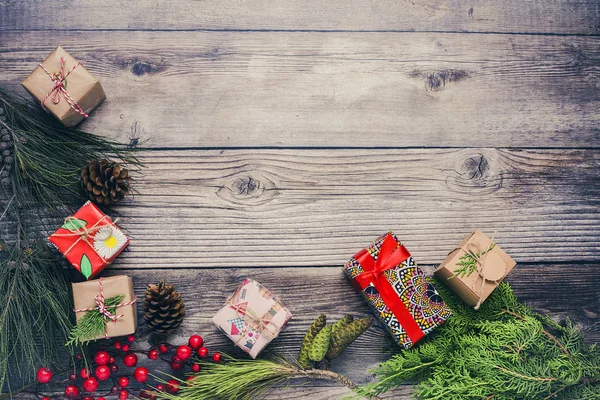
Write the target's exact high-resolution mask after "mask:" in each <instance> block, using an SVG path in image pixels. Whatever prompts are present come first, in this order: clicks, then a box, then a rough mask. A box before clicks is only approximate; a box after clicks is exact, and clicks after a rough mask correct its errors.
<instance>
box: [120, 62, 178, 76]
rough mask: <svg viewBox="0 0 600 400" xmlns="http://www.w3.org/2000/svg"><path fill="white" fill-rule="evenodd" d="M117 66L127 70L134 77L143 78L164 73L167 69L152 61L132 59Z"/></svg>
mask: <svg viewBox="0 0 600 400" xmlns="http://www.w3.org/2000/svg"><path fill="white" fill-rule="evenodd" d="M119 65H120V66H121V67H122V68H124V69H129V70H130V71H131V73H132V74H133V75H135V76H144V75H146V74H155V73H157V72H161V71H164V70H165V68H166V67H167V66H166V65H165V64H163V63H162V61H161V62H157V61H153V60H147V59H146V60H141V59H138V58H133V59H129V60H122V61H120V62H119Z"/></svg>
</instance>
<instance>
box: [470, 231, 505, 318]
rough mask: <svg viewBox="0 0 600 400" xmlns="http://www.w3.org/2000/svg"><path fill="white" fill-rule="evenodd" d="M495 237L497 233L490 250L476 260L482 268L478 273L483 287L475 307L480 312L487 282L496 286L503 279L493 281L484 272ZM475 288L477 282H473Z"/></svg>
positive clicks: (480, 289)
mask: <svg viewBox="0 0 600 400" xmlns="http://www.w3.org/2000/svg"><path fill="white" fill-rule="evenodd" d="M494 237H496V232H494V234H493V235H492V239H491V241H490V247H488V250H486V251H485V252H484V253H483V256H482V257H481V258H477V259H476V260H475V262H476V263H477V264H479V266H480V268H479V269H478V272H479V276H480V277H481V286H480V287H479V294H478V296H477V297H479V299H478V300H477V304H476V305H475V307H474V308H475V309H476V310H479V307H481V303H482V302H483V300H482V299H481V296H482V295H483V288H485V283H486V281H487V282H492V283H494V284H496V285H497V284H498V282H499V280H501V279H502V278H500V279H497V280H493V279H489V278H486V276H485V272H484V270H485V258H486V257H487V255H488V253H489V252H490V250H491V247H492V246H493V245H494ZM474 286H475V281H473V286H472V288H473V290H475V288H474Z"/></svg>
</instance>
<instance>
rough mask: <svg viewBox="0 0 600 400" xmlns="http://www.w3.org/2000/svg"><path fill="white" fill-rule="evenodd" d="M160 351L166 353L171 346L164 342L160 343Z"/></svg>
mask: <svg viewBox="0 0 600 400" xmlns="http://www.w3.org/2000/svg"><path fill="white" fill-rule="evenodd" d="M158 351H160V352H161V353H166V352H167V351H169V348H168V347H167V345H166V344H164V343H163V344H159V345H158Z"/></svg>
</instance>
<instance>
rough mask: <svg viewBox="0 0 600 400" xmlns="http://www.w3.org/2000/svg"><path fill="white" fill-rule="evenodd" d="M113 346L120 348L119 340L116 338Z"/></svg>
mask: <svg viewBox="0 0 600 400" xmlns="http://www.w3.org/2000/svg"><path fill="white" fill-rule="evenodd" d="M113 346H115V349H117V350H121V342H119V341H118V340H117V341H116V342H115V344H113Z"/></svg>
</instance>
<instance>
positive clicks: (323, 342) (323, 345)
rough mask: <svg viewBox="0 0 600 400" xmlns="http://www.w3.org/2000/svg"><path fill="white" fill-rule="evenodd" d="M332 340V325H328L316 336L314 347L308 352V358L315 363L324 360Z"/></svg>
mask: <svg viewBox="0 0 600 400" xmlns="http://www.w3.org/2000/svg"><path fill="white" fill-rule="evenodd" d="M330 340H331V325H327V326H326V327H325V328H323V329H321V330H320V331H319V333H317V336H315V340H313V342H312V346H310V349H309V350H308V358H310V359H311V360H312V361H315V362H319V361H321V360H323V359H324V358H325V355H326V354H327V350H328V349H329V341H330Z"/></svg>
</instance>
